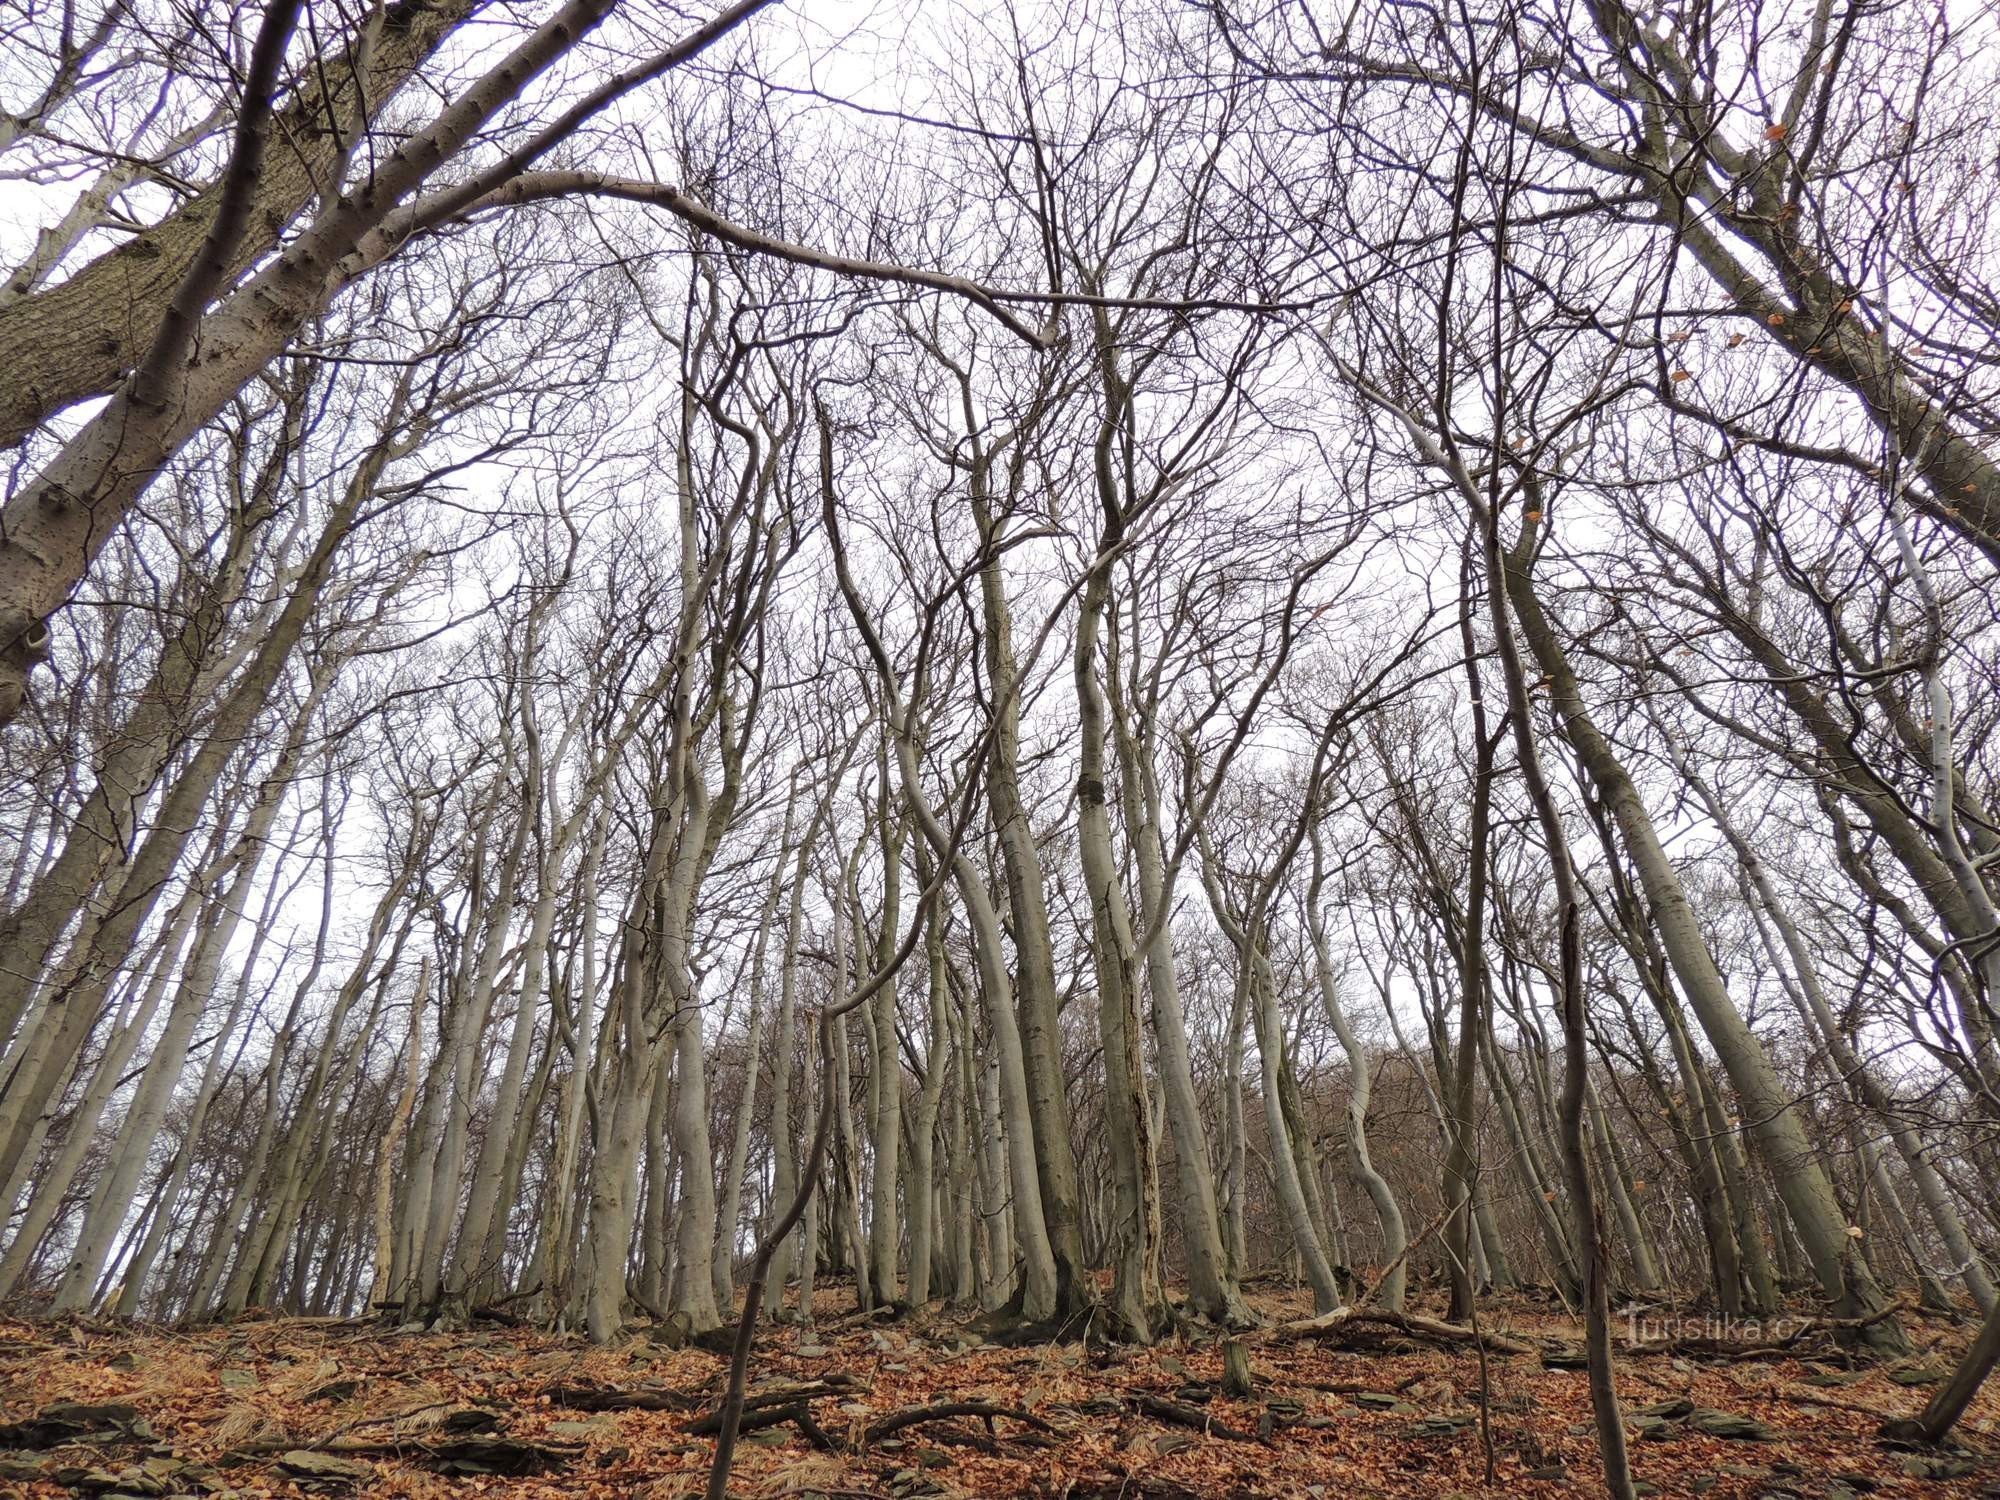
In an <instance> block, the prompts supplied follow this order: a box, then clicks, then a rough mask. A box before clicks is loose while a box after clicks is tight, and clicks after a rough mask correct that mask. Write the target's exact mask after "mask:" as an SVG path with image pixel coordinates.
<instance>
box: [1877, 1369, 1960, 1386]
mask: <svg viewBox="0 0 2000 1500" xmlns="http://www.w3.org/2000/svg"><path fill="white" fill-rule="evenodd" d="M1883 1373H1884V1374H1885V1375H1887V1376H1888V1377H1889V1378H1890V1379H1891V1380H1893V1381H1895V1383H1896V1384H1897V1385H1937V1384H1939V1383H1941V1382H1942V1381H1943V1380H1944V1378H1945V1375H1946V1374H1947V1373H1948V1372H1947V1371H1945V1370H1943V1369H1941V1368H1939V1367H1938V1366H1937V1365H1903V1366H1900V1367H1899V1368H1897V1369H1894V1370H1885V1371H1883Z"/></svg>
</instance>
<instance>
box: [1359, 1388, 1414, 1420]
mask: <svg viewBox="0 0 2000 1500" xmlns="http://www.w3.org/2000/svg"><path fill="white" fill-rule="evenodd" d="M1348 1400H1350V1401H1352V1402H1353V1403H1354V1404H1355V1405H1356V1406H1359V1407H1362V1408H1363V1409H1365V1410H1367V1411H1392V1412H1396V1413H1398V1414H1401V1413H1405V1412H1413V1411H1415V1410H1416V1408H1415V1407H1414V1406H1412V1405H1410V1403H1409V1402H1407V1401H1405V1400H1404V1399H1403V1398H1402V1397H1401V1396H1392V1395H1390V1394H1389V1393H1388V1392H1387V1391H1356V1392H1355V1393H1354V1394H1353V1395H1352V1396H1350V1397H1348Z"/></svg>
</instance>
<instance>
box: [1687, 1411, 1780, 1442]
mask: <svg viewBox="0 0 2000 1500" xmlns="http://www.w3.org/2000/svg"><path fill="white" fill-rule="evenodd" d="M1687 1420H1688V1426H1690V1427H1692V1428H1693V1429H1694V1430H1695V1431H1696V1432H1700V1433H1705V1434H1707V1435H1708V1436H1709V1437H1718V1438H1730V1439H1733V1440H1735V1441H1737V1442H1744V1443H1768V1442H1770V1441H1771V1440H1772V1439H1773V1438H1774V1437H1776V1436H1777V1434H1776V1433H1774V1432H1773V1431H1772V1430H1771V1429H1770V1428H1769V1427H1768V1426H1766V1425H1765V1424H1764V1423H1762V1422H1760V1421H1758V1420H1757V1419H1756V1418H1755V1417H1746V1416H1741V1415H1739V1414H1738V1413H1736V1412H1728V1411H1715V1410H1713V1409H1712V1408H1709V1407H1705V1406H1698V1407H1696V1408H1695V1409H1694V1410H1693V1411H1692V1412H1690V1413H1689V1414H1688V1419H1687Z"/></svg>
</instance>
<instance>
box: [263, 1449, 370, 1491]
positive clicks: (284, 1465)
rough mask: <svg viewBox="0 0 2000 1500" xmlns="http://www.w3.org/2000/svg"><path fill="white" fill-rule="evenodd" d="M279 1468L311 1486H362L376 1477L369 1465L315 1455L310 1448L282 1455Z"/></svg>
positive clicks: (322, 1454) (325, 1454) (335, 1455)
mask: <svg viewBox="0 0 2000 1500" xmlns="http://www.w3.org/2000/svg"><path fill="white" fill-rule="evenodd" d="M278 1467H279V1468H281V1469H283V1470H284V1471H285V1472H286V1473H287V1474H290V1475H292V1476H293V1477H294V1478H296V1479H302V1480H304V1481H306V1482H307V1483H309V1484H341V1485H347V1484H362V1483H365V1482H366V1481H368V1480H371V1479H373V1478H374V1477H375V1470H374V1469H373V1468H372V1467H370V1466H369V1465H367V1464H364V1463H356V1462H355V1461H354V1460H353V1459H350V1458H341V1457H340V1456H338V1455H337V1454H333V1453H315V1452H313V1451H312V1450H311V1449H310V1448H294V1449H293V1450H292V1451H291V1452H289V1453H282V1454H280V1455H279V1456H278Z"/></svg>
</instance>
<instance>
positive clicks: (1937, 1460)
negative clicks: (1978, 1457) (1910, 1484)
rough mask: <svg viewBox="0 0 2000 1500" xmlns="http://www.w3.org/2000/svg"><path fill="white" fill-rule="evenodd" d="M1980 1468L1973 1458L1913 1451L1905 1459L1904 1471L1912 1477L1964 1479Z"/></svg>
mask: <svg viewBox="0 0 2000 1500" xmlns="http://www.w3.org/2000/svg"><path fill="white" fill-rule="evenodd" d="M1978 1469H1979V1465H1978V1464H1977V1463H1976V1462H1974V1461H1973V1460H1972V1459H1969V1458H1954V1457H1952V1456H1951V1455H1950V1454H1947V1453H1912V1454H1911V1455H1910V1456H1909V1457H1908V1458H1906V1459H1904V1460H1903V1472H1904V1473H1905V1474H1907V1475H1909V1476H1910V1477H1911V1478H1912V1479H1963V1478H1964V1477H1965V1476H1966V1475H1968V1474H1973V1473H1977V1472H1978Z"/></svg>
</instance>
